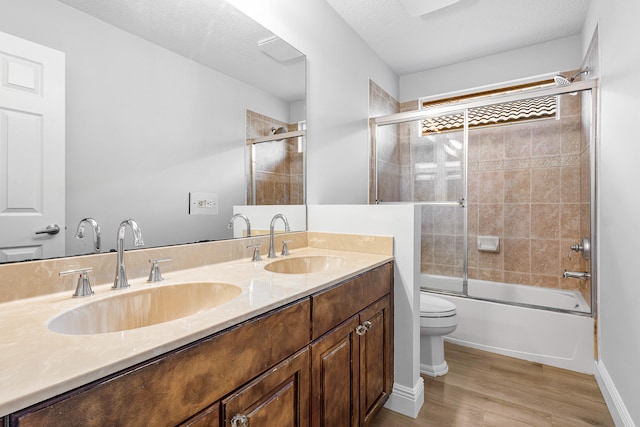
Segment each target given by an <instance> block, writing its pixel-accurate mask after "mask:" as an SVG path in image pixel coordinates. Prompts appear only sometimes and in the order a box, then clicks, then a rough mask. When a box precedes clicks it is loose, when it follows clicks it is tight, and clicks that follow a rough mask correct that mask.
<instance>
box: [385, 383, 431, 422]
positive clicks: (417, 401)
mask: <svg viewBox="0 0 640 427" xmlns="http://www.w3.org/2000/svg"><path fill="white" fill-rule="evenodd" d="M422 405H424V380H423V379H422V377H420V376H418V381H417V382H416V384H415V385H414V386H413V387H412V388H411V387H405V386H403V385H400V384H398V383H393V391H392V393H391V396H389V400H387V403H385V405H384V407H385V408H387V409H390V410H392V411H394V412H398V413H400V414H402V415H406V416H408V417H411V418H416V417H417V416H418V412H420V408H422Z"/></svg>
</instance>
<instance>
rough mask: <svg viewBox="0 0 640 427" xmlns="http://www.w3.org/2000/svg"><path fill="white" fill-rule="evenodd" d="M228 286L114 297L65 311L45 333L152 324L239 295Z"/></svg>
mask: <svg viewBox="0 0 640 427" xmlns="http://www.w3.org/2000/svg"><path fill="white" fill-rule="evenodd" d="M240 291H241V289H240V288H239V287H238V286H236V285H232V284H229V283H218V282H194V283H182V284H177V285H168V286H158V287H155V288H147V289H143V290H140V291H133V292H126V293H122V294H118V291H113V292H114V296H113V297H110V298H105V299H103V300H99V301H93V302H88V303H87V304H85V305H82V306H80V307H76V308H74V309H72V310H69V311H66V312H64V313H62V314H60V315H58V316H56V317H54V318H53V319H52V320H51V321H50V322H49V330H51V331H53V332H57V333H60V334H68V335H89V334H103V333H106V332H119V331H125V330H128V329H136V328H142V327H145V326H151V325H156V324H158V323H163V322H168V321H170V320H175V319H180V318H182V317H186V316H190V315H192V314H195V313H197V312H199V311H203V310H207V309H210V308H213V307H216V306H218V305H221V304H224V303H225V302H228V301H230V300H232V299H233V298H235V297H237V296H238V295H240Z"/></svg>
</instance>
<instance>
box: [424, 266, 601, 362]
mask: <svg viewBox="0 0 640 427" xmlns="http://www.w3.org/2000/svg"><path fill="white" fill-rule="evenodd" d="M427 286H428V287H429V288H434V287H436V288H438V289H442V290H456V289H458V290H459V289H460V279H459V278H454V277H446V276H434V275H429V274H422V275H421V288H423V289H424V288H426V287H427ZM427 292H428V291H427ZM469 295H470V297H461V296H452V295H445V294H436V296H438V297H441V298H443V299H446V300H448V301H451V302H452V303H454V304H455V305H456V307H457V315H458V327H457V328H456V330H455V332H453V333H452V334H451V335H448V336H447V337H445V339H446V340H447V341H449V342H452V343H455V344H459V345H463V346H468V347H473V348H477V349H480V350H486V351H491V352H494V353H499V354H504V355H506V356H511V357H516V358H519V359H524V360H529V361H532V362H538V363H542V364H545V365H550V366H555V367H558V368H563V369H570V370H572V371H577V372H582V373H587V374H593V370H594V320H593V318H592V317H590V316H588V315H580V314H573V313H561V312H555V311H549V310H543V309H536V308H529V307H523V306H517V305H510V304H504V303H497V302H491V301H486V300H498V301H509V302H513V303H516V304H530V305H546V306H552V307H554V308H557V309H563V310H575V311H583V312H586V313H588V312H589V307H588V305H587V303H586V301H585V300H584V298H583V297H582V295H581V294H580V293H579V292H574V291H565V290H555V289H545V288H536V287H530V286H522V285H512V284H506V283H496V282H487V281H482V280H469ZM478 298H482V299H478Z"/></svg>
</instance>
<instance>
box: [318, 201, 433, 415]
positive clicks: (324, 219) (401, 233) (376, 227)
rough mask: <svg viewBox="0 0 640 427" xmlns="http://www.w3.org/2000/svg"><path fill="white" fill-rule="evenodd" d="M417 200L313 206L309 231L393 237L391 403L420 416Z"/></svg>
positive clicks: (393, 407)
mask: <svg viewBox="0 0 640 427" xmlns="http://www.w3.org/2000/svg"><path fill="white" fill-rule="evenodd" d="M421 212H422V208H421V207H420V206H417V205H410V204H405V205H323V206H316V205H309V206H308V212H307V216H308V224H309V230H313V231H324V232H332V233H347V234H365V235H366V234H369V235H379V236H393V238H394V240H393V256H394V257H395V271H394V321H395V324H394V348H395V351H394V389H393V393H392V395H391V397H390V399H389V401H388V403H387V404H386V407H388V408H389V409H392V410H394V411H396V412H400V413H403V414H405V415H409V416H412V417H415V416H416V415H417V414H418V411H419V410H420V408H421V407H422V405H423V403H424V382H423V380H422V378H421V377H420V315H419V313H420V292H419V290H420V283H419V277H418V276H419V274H420V234H419V233H416V230H419V229H420V220H421Z"/></svg>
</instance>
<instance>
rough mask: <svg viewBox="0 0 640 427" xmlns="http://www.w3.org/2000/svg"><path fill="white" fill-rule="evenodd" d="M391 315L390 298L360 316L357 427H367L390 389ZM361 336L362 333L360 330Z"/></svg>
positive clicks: (368, 308) (391, 363)
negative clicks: (358, 411) (358, 413)
mask: <svg viewBox="0 0 640 427" xmlns="http://www.w3.org/2000/svg"><path fill="white" fill-rule="evenodd" d="M392 319H393V316H392V313H391V306H390V299H389V297H388V296H387V297H385V298H383V299H381V300H379V301H378V302H376V303H374V304H372V305H370V306H369V307H367V308H366V309H365V310H363V311H362V312H361V313H360V316H359V320H360V325H364V326H365V329H366V331H365V332H364V333H363V334H362V335H360V425H363V426H364V425H368V424H369V423H370V421H371V419H372V418H373V416H374V415H375V414H376V413H377V412H378V410H379V409H380V408H381V407H382V405H384V403H385V402H386V400H387V398H388V396H389V395H390V394H391V391H392V388H393V351H392V339H393V338H392V337H393V335H392V331H393V323H392ZM361 332H362V330H361Z"/></svg>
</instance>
